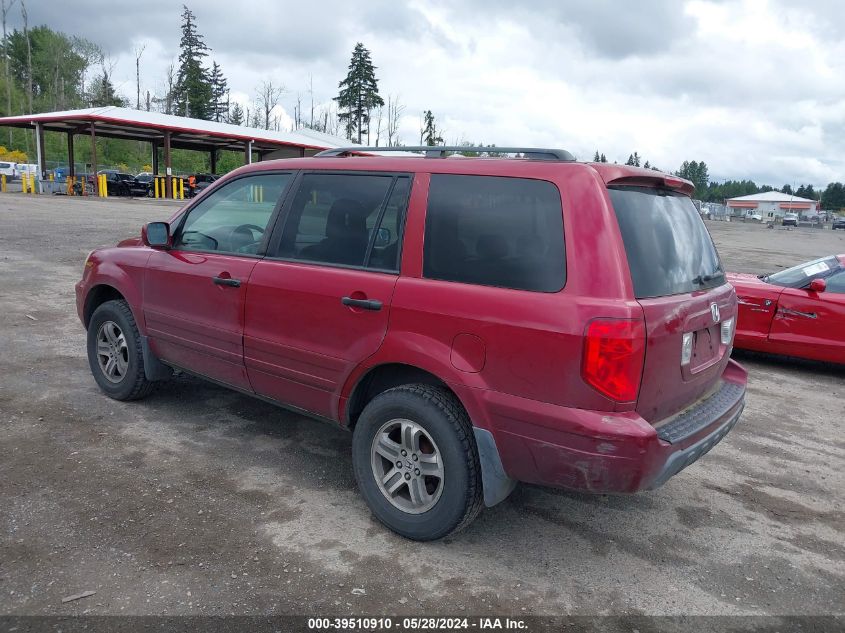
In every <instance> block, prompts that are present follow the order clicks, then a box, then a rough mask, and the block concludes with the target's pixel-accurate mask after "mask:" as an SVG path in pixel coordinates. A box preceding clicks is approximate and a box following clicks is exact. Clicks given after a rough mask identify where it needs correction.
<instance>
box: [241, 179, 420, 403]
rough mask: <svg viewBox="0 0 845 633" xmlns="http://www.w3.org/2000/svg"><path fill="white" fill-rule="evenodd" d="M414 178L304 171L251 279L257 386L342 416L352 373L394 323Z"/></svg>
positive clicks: (249, 348)
mask: <svg viewBox="0 0 845 633" xmlns="http://www.w3.org/2000/svg"><path fill="white" fill-rule="evenodd" d="M410 182H411V181H410V178H409V177H408V176H407V175H397V174H383V173H381V174H371V173H305V174H303V175H302V177H301V179H300V181H299V183H298V185H297V187H296V191H295V193H294V194H293V195H292V196H290V202H289V203H288V204H286V208H285V211H284V216H285V217H284V222H283V223H281V222H280V225H281V226H280V229H279V230H277V233H276V235H275V236H274V239H273V242H274V244H273V246H272V247H271V251H270V252H269V253H268V257H267V258H266V259H264V260H262V261H261V262H259V263H258V265H257V266H256V267H255V270H254V271H253V273H252V277H251V278H250V287H249V291H248V293H247V304H246V316H245V330H244V357H245V358H244V360H245V363H246V368H247V372H248V374H249V380H250V382H251V384H252V386H253V388H254V389H255V391H256V392H257V393H259V394H261V395H263V396H266V397H268V398H272V399H274V400H278V401H280V402H283V403H285V404H288V405H292V406H295V407H298V408H300V409H303V410H305V411H309V412H311V413H316V414H318V415H321V416H324V417H330V418H333V419H337V418H338V412H337V410H336V407H337V398H338V396H339V394H340V390H341V388H342V386H343V384H344V381H345V380H346V377H347V376H348V375H349V374H350V373H351V372H352V370H353V369H354V367H356V366H357V365H358V364H359V363H360V362H362V361H363V360H364V359H366V358H367V357H368V356H370V355H372V354H373V353H375V352H376V350H378V348H379V346H380V345H381V342H382V340H383V339H384V336H385V333H386V331H387V323H388V317H389V314H390V303H391V298H392V296H393V289H394V286H395V285H396V280H397V279H398V275H399V269H398V262H399V250H400V247H401V243H402V232H403V226H404V217H405V208H406V206H407V199H408V194H409V191H410Z"/></svg>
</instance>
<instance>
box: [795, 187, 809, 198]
mask: <svg viewBox="0 0 845 633" xmlns="http://www.w3.org/2000/svg"><path fill="white" fill-rule="evenodd" d="M795 196H796V197H797V198H806V197H807V190H806V189H805V188H804V185H799V186H798V189H796V190H795Z"/></svg>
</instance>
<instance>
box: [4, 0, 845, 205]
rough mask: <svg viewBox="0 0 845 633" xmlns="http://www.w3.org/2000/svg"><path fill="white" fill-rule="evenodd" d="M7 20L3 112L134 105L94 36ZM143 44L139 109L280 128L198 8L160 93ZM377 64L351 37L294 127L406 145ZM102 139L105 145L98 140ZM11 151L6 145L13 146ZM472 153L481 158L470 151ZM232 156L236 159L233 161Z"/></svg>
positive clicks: (689, 172)
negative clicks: (335, 75)
mask: <svg viewBox="0 0 845 633" xmlns="http://www.w3.org/2000/svg"><path fill="white" fill-rule="evenodd" d="M13 9H19V10H20V15H21V18H22V28H16V29H14V30H12V31H8V29H7V23H8V19H9V15H10V12H11V11H12V10H13ZM0 18H2V27H3V40H2V56H3V73H2V77H0V84H2V90H0V111H2V113H3V115H4V116H8V115H15V114H26V113H37V112H47V111H53V110H69V109H74V108H83V107H102V106H110V105H114V106H123V107H130V106H131V105H132V104H131V102H130V100H129V99H128V98H127V97H126V96H125V95H123V94H121V93H120V91H119V90H118V89H117V88H116V87H115V85H114V83H113V71H114V66H115V63H114V62H113V61H112V60H111V58H110V57H109V56H108V55H107V54H106V53H105V52H104V51H103V50H102V49H101V48H100V47H99V46H98V45H97V44H95V43H93V42H91V41H89V40H86V39H84V38H81V37H77V36H72V35H67V34H65V33H61V32H59V31H54V30H52V29H50V28H49V27H47V26H43V25H40V26H35V27H33V28H30V26H29V24H28V16H27V12H26V0H0ZM143 53H144V49H143V48H140V49H136V50H135V103H134V107H135V108H136V109H139V110H147V111H151V110H152V111H159V112H163V113H165V114H172V115H176V116H184V117H192V118H198V119H205V120H209V121H218V122H225V123H231V124H233V125H242V126H249V127H255V128H262V129H266V130H280V129H282V127H283V125H284V121H285V118H284V117H283V115H282V112H281V108H279V107H278V106H280V104H281V100H282V97H283V95H285V94H286V93H287V92H288V90H287V88H286V87H285V86H284V84H283V83H282V82H280V81H278V80H276V79H273V78H268V79H265V80H264V81H262V82H261V84H260V85H259V86H256V88H255V96H254V98H253V99H251V100H248V101H247V102H245V103H240V102H238V101H234V100H232V99H231V98H230V90H229V86H228V81H227V79H226V76H225V74H224V72H223V68H222V67H221V65H220V64H219V63H218V62H217V61H216V60H214V58H213V55H212V49H211V48H210V47H209V46H208V45H207V44H206V42H205V38H204V37H203V35H202V34H201V32H200V30H199V28H198V25H197V20H196V16H195V14H194V13H193V12H192V11H191V10H190V9H189V8H188V7H187V6H186V5H183V6H182V13H181V37H180V40H179V54H178V57H177V58H175V59H174V61H173V62H172V63H171V64H170V65H169V67H168V68H167V70H166V73H165V77H164V82H162V83H160V86H161V88H159V90H158V91H157V92H150V91H149V90H146V91H144V94H142V91H141V72H142V61H143ZM376 70H377V66H375V64H374V63H373V60H372V55H371V53H370V51H369V50H368V49H367V48H366V47H365V46H364V44H363V43H361V42H358V43H356V44H355V47H354V49H353V50H352V54H351V57H350V61H349V65H348V67H347V72H346V76H345V77H344V78H343V79H341V80H340V81H339V82H338V85H337V96H335V97H333V98H331V99H329V100H328V101H323V102H322V103H321V102H319V101H317V100H316V99H315V93H314V87H313V79H312V80H310V81H309V86H308V87H307V89H306V90H305V91H304V93H303V92H297V94H296V101H295V104H294V107H293V117H292V119H293V121H292V125H290V126H289V127H290V129H292V130H296V129H300V128H310V129H313V130H316V131H318V132H325V133H327V134H331V135H336V136H339V135H341V134H342V135H344V136H345V137H346V138H347V139H349V140H350V141H352V142H355V143H359V144H367V145H375V146H379V147H384V146H386V147H393V146H401V145H403V141H402V138H401V136H400V126H401V123H402V120H403V117H404V116H405V110H406V108H405V105H404V104H403V103H402V102H401V100H400V98H399V96H397V95H392V94H387V95H385V96H382V94H381V93H380V90H379V80H378V77H377V76H376ZM8 135H9V136H8V143H6V144H5V146H3V147H0V149H2V150H5V151H4V152H0V159H4V158H5V159H6V160H12V158H10V155H11V152H17V153H16V154H15V155H14V158H16V159H18V160H16V162H26V160H20V159H21V158H24V159H26V158H27V157H29V156H31V155H32V154H33V153H34V138H33V135H32V133H31V132H30V131H28V130H14V129H11V128H10V129H9V132H8ZM445 136H446V131H445V130H443V129H442V128H441V126H440V125H439V124H438V122H437V120H436V118H435V116H434V114H433V112H432V111H431V110H430V109H426V110H423V112H422V114H421V116H420V130H419V144H420V145H429V146H434V145H443V144H444V143H445V141H444V138H445ZM45 143H46V146H47V147H46V150H47V154H48V156H49V155H56V154H58V155H62V154H63V152H64V149H63V141H62V140H61V139H57V138H54V137H50V136H49V135H48V136H47V138H45ZM98 144H102V147H101V148H100V151H99V152H98V154H99V156H100V157H101V158H102V160H104V161H108V162H111V163H113V164H126V165H133V166H140V165H143V166H144V167H149V164H148V163H149V162H150V157H149V156H148V154H149V147H148V145H147V144H144V143H140V142H134V143H133V142H129V141H120V140H115V139H100V140H99V141H98ZM453 144H454V145H464V146H467V147H469V146H482V147H488V148H489V150H488V151H487V154H488V155H495V145H485V144H484V143H471V142H468V141H464V140H460V141H454V143H453ZM98 146H99V145H98ZM7 148H8V149H7ZM461 153H463V154H465V155H467V156H472V155H476V153H475V152H473V151H471V150H468V151H466V152H461ZM78 156H79V160H85V159H86V157H87V156H88V149H87V148H86V147H85V144H82V147H80V148H79V151H78ZM173 159H174V165H175V166H177V168H178V167H179V166H180V163H181V166H182V167H184V168H185V169H190V170H196V171H200V170H202V168H203V167H205V168H207V167H208V165H207V160H208V159H207V157H204V156H203V155H202V154H200V153H196V152H193V153H190V152H186V151H184V150H181V151H180V150H174V157H173ZM593 160H594V161H595V162H608V160H607V157H606V155H605V154H604V153H601V152H599V151H596V153H595V155H594V156H593ZM239 161H240V157H230V158H229V159H228V160H227V159H226V158H225V157H224V156H221V162H219V166H220V167H221V169H230V168H233V167H235V166H237V165H238V164H239ZM229 163H231V165H230V164H229ZM625 164H627V165H634V166H637V167H640V166H642V167H644V168H647V169H654V170H658V171H660V169H659V168H658V167H657V166H655V165H653V164H651V163H650V162H649V161H648V160H646V159H644V158H643V157H642V156H640V154H639V153H638V152H636V151H635V152H632V153H631V154H629V156H628V159H627V161H625ZM673 173H675V174H676V175H678V176H681V177H683V178H686V179H688V180H690V181H692V182H693V183H694V184H695V189H696V193H695V195H696V197H698V198H700V199H702V200H705V201H709V202H723V201H724V200H725V199H727V198H732V197H736V196H742V195H748V194H753V193H761V192H765V191H774V190H775V188H774V187H771V186H769V185H761V186H758V185H757V184H756V183H754V182H753V181H750V180H729V181H726V182H715V181H711V180H710V177H709V170H708V167H707V164H706V163H705V162H704V161H695V160H693V161H684V162H683V163H682V164H681V165H680V167H679V168H678V169H677V170H675V171H674V172H673ZM778 191H782V192H784V193H789V194H793V193H794V195H795V196H798V197H805V198H812V199H816V200H821V203H822V206H823V207H824V208H833V209H838V208H845V188H843V184H842V183H839V182H836V183H830V184H829V185H828V186H827V188H826V189H825V190H824V191H822V192H817V191H815V190H814V188H813V186H812V185H803V184H802V185H800V186H799V187H798V188H797V189H795V191H794V192H793V191H792V187H791V186H790V185H784V186H783V187H781V188H780V189H778Z"/></svg>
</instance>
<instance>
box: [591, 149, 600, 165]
mask: <svg viewBox="0 0 845 633" xmlns="http://www.w3.org/2000/svg"><path fill="white" fill-rule="evenodd" d="M593 162H594V163H600V162H601V156H599V150H596V155H595V156H593Z"/></svg>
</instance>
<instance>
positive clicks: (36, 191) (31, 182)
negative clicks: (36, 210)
mask: <svg viewBox="0 0 845 633" xmlns="http://www.w3.org/2000/svg"><path fill="white" fill-rule="evenodd" d="M29 190H30V191H31V192H32V193H38V189H36V188H35V174H32V180H30V181H29Z"/></svg>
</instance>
